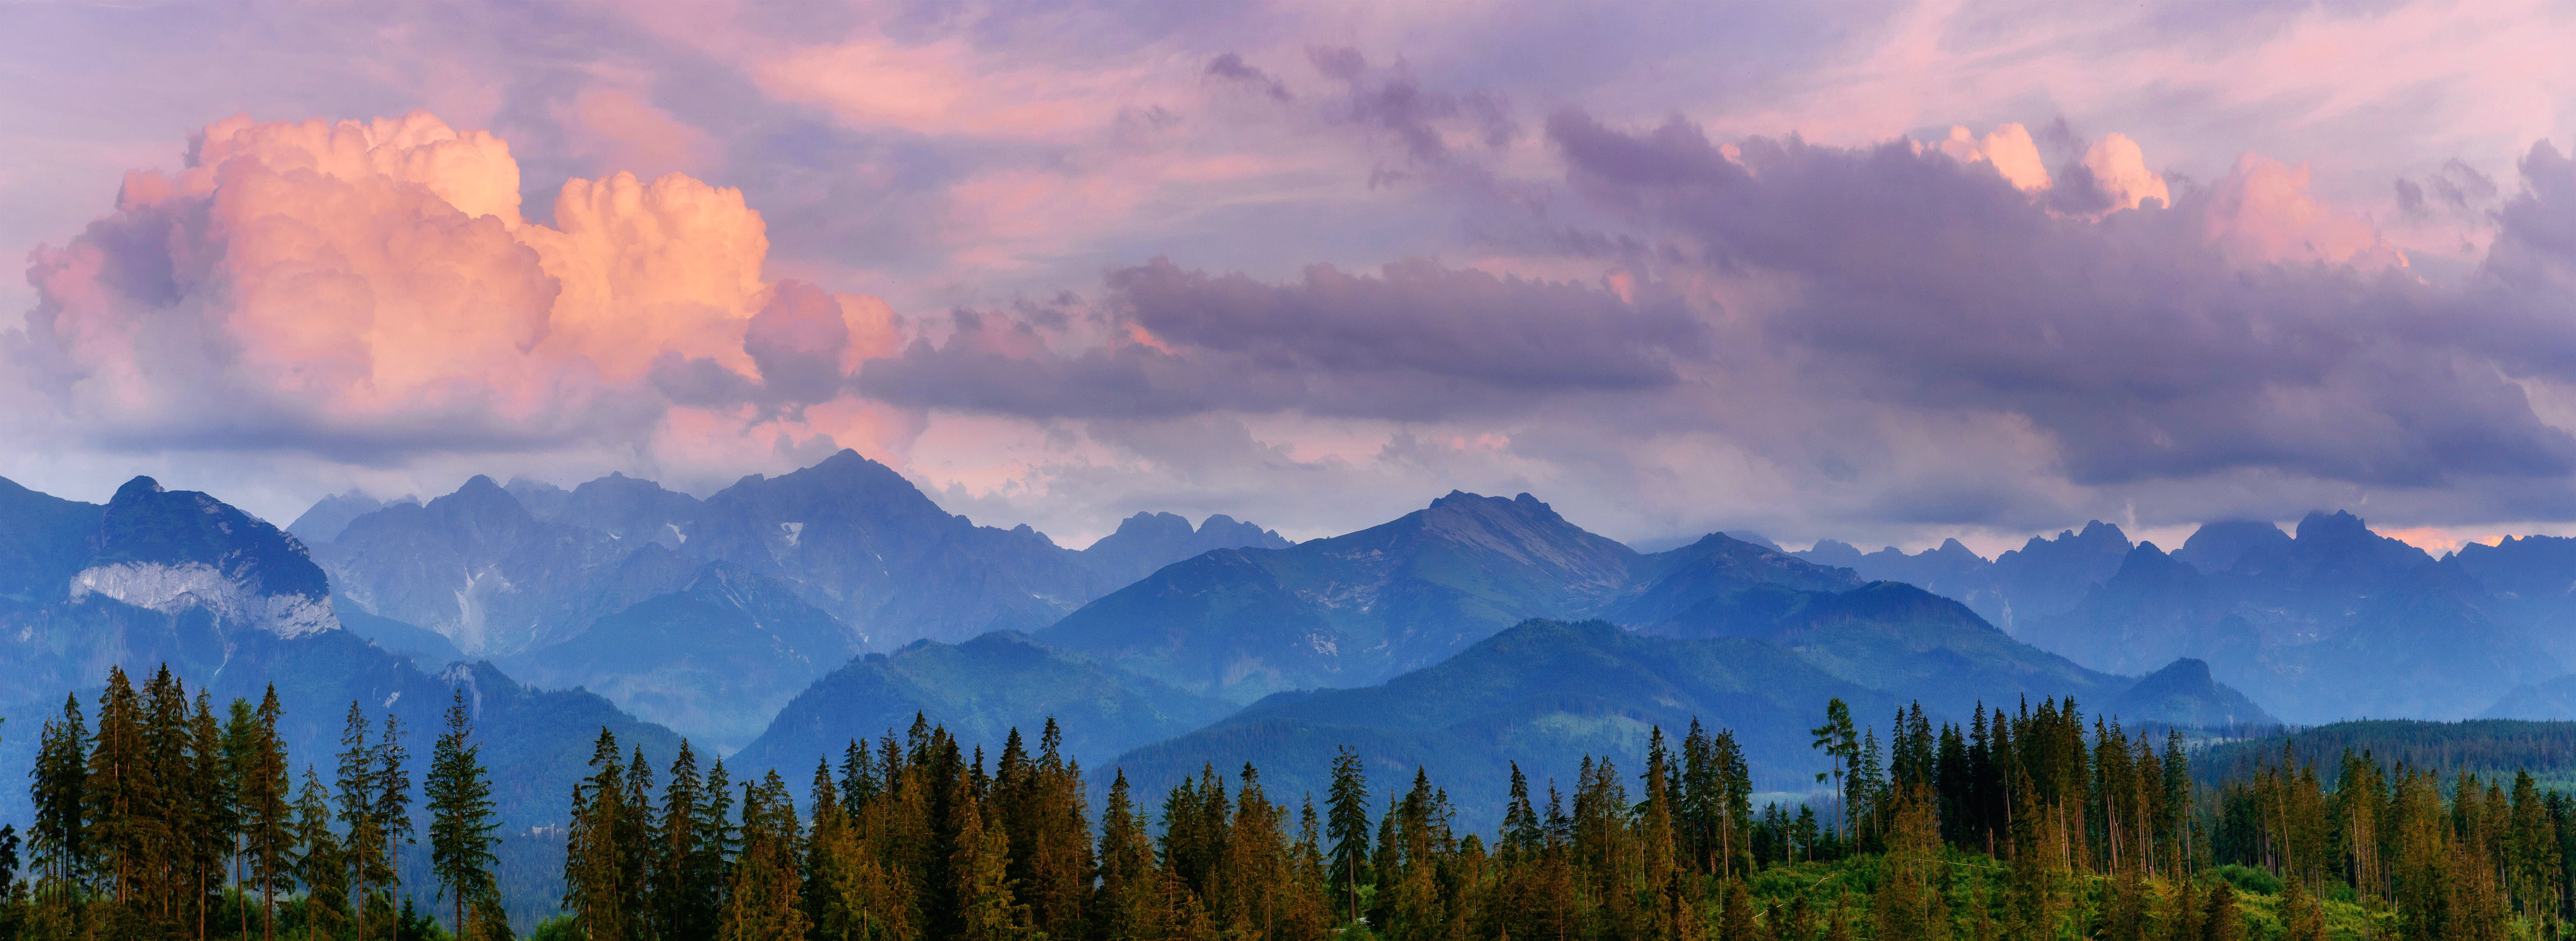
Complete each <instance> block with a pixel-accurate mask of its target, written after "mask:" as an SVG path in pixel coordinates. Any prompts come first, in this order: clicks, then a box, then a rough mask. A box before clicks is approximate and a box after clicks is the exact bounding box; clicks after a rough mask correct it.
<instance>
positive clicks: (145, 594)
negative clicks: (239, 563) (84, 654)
mask: <svg viewBox="0 0 2576 941" xmlns="http://www.w3.org/2000/svg"><path fill="white" fill-rule="evenodd" d="M92 593H96V594H100V595H105V596H107V597H109V598H113V599H116V600H118V601H121V602H124V603H126V604H130V605H133V606H135V607H138V608H144V609H148V610H152V611H159V612H161V613H163V614H177V613H179V612H181V611H185V610H188V609H190V608H203V609H205V610H206V611H208V612H210V613H212V614H214V615H215V616H216V617H218V618H221V619H223V620H224V621H227V622H231V623H235V624H246V625H249V626H251V627H256V628H258V629H260V630H264V631H267V632H269V633H271V634H275V635H277V636H279V637H303V636H305V635H308V634H318V633H321V632H323V631H327V630H334V629H336V628H338V627H339V626H340V618H339V616H338V615H335V614H333V613H331V605H330V603H329V601H328V600H327V599H323V598H315V597H312V596H309V595H301V594H275V595H263V594H259V593H257V592H254V591H252V590H250V589H249V588H248V587H246V586H244V585H243V584H242V583H241V582H239V581H237V580H234V579H231V578H227V577H225V575H224V573H223V572H222V571H221V570H218V569H216V568H215V567H214V566H211V565H207V564H205V563H203V562H180V563H176V564H172V563H165V562H118V563H113V564H109V565H94V566H91V567H89V568H86V569H82V570H81V572H80V574H78V575H74V576H72V584H71V596H72V600H74V601H78V600H80V599H82V598H85V597H87V596H89V595H90V594H92Z"/></svg>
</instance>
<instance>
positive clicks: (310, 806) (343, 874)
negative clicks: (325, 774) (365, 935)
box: [294, 765, 349, 941]
mask: <svg viewBox="0 0 2576 941" xmlns="http://www.w3.org/2000/svg"><path fill="white" fill-rule="evenodd" d="M294 839H295V846H296V854H295V873H294V874H295V879H296V881H298V882H301V883H303V884H304V926H305V927H304V936H305V938H306V939H307V941H311V939H313V938H314V937H316V936H317V935H316V933H317V932H319V931H329V932H330V933H331V935H332V936H333V937H337V936H338V935H339V928H338V925H339V921H340V916H341V915H342V913H344V912H346V911H347V905H348V898H347V896H348V876H349V869H348V861H347V860H345V859H342V858H341V856H342V855H343V854H342V853H341V847H340V839H339V836H338V834H335V833H333V832H332V831H331V794H330V791H329V790H328V789H327V788H325V787H323V785H322V774H321V773H320V772H318V771H315V770H313V766H312V765H305V766H304V790H303V792H302V793H301V794H300V795H298V796H297V797H296V799H295V837H294Z"/></svg>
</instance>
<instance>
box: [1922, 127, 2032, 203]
mask: <svg viewBox="0 0 2576 941" xmlns="http://www.w3.org/2000/svg"><path fill="white" fill-rule="evenodd" d="M1934 146H1935V147H1936V148H1938V149H1939V150H1940V151H1941V152H1942V153H1944V154H1948V155H1950V159H1952V160H1956V161H1959V162H1960V163H1976V162H1978V161H1980V160H1982V161H1985V162H1986V163H1987V164H1988V165H1991V166H1993V167H1994V168H1995V172H1996V173H2000V174H2003V178H2004V179H2006V180H2010V181H2012V185H2014V186H2015V187H2018V188H2020V189H2023V190H2044V189H2047V188H2048V164H2047V161H2045V160H2043V159H2041V157H2040V156H2039V143H2038V142H2037V141H2034V140H2032V139H2031V136H2030V129H2029V128H2026V127H2023V126H2021V125H2019V124H2001V125H1996V127H1995V129H1994V130H1993V131H1992V132H1990V133H1988V134H1987V135H1986V136H1985V138H1984V139H1983V140H1979V139H1978V138H1977V137H1976V136H1975V135H1974V134H1972V133H1970V132H1969V131H1968V128H1967V126H1966V125H1952V126H1951V128H1950V136H1948V137H1946V138H1943V139H1941V141H1940V142H1939V143H1937V144H1935V145H1934Z"/></svg>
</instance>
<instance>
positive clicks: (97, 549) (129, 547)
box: [70, 477, 340, 637]
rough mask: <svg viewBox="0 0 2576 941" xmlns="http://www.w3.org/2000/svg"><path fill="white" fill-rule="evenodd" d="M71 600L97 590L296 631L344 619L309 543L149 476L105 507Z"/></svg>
mask: <svg viewBox="0 0 2576 941" xmlns="http://www.w3.org/2000/svg"><path fill="white" fill-rule="evenodd" d="M91 548H92V552H91V555H90V558H89V560H88V562H87V563H86V564H85V565H84V566H83V567H82V568H81V570H80V571H79V572H78V573H77V574H75V575H73V576H72V579H71V587H70V593H71V597H72V598H73V599H74V600H78V599H81V598H85V597H88V596H90V595H93V594H95V595H99V596H102V597H106V598H112V599H115V600H116V601H119V602H123V603H125V604H129V605H132V606H134V607H137V608H145V609H149V610H153V611H159V612H162V613H164V614H175V613H178V612H181V611H186V610H191V609H196V610H203V611H206V612H208V613H209V614H212V615H214V616H215V617H217V618H218V619H219V620H221V621H223V622H225V623H229V624H236V625H242V626H248V627H253V628H257V629H259V630H265V631H268V632H270V633H274V634H277V635H279V636H283V637H298V636H302V635H305V634H311V633H315V632H319V631H325V630H332V629H335V628H337V627H339V625H340V622H339V618H338V617H337V616H336V615H334V614H333V613H332V611H331V606H330V595H331V586H330V580H329V579H327V578H325V577H324V576H323V574H322V569H321V567H320V566H318V565H315V564H314V563H313V560H312V558H311V557H310V556H309V555H307V553H306V551H305V548H304V544H303V543H302V542H300V541H298V540H297V539H296V538H295V537H294V536H292V535H289V534H287V533H286V532H285V531H284V530H280V529H278V528H277V527H275V526H272V525H269V523H268V522H267V521H265V520H262V519H260V518H258V517H256V516H252V515H250V514H248V513H244V512H242V511H241V510H239V509H236V508H234V507H233V506H232V505H230V504H227V503H225V502H223V501H221V500H217V499H215V498H214V497H212V496H208V495H206V494H204V493H200V492H197V491H194V490H179V491H172V490H168V489H165V488H163V487H162V486H161V484H160V483H159V482H158V481H155V480H153V479H152V478H150V477H136V478H134V479H133V480H130V481H127V482H126V483H125V485H124V486H122V487H119V488H117V491H116V496H115V497H114V498H113V499H111V500H109V501H108V504H107V508H106V511H105V512H104V513H102V514H101V516H100V519H99V523H98V530H97V533H96V535H95V536H94V537H93V538H92V542H91Z"/></svg>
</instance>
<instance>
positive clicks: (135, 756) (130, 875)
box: [83, 666, 157, 908]
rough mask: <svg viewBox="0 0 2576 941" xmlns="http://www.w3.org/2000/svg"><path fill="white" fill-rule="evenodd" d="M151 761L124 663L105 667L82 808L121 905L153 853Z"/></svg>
mask: <svg viewBox="0 0 2576 941" xmlns="http://www.w3.org/2000/svg"><path fill="white" fill-rule="evenodd" d="M154 791H155V786H154V782H153V781H152V779H151V766H150V764H149V762H148V761H147V755H146V753H145V745H144V741H143V706H142V701H141V699H140V697H138V696H136V695H135V692H134V686H133V684H132V683H131V682H129V681H127V679H126V677H125V670H124V669H123V668H122V667H117V666H110V667H108V668H107V690H106V691H105V692H102V693H100V694H99V699H98V732H97V733H96V735H95V736H94V737H93V738H92V739H91V741H90V750H89V782H88V787H87V789H86V791H85V792H84V795H83V796H84V797H86V798H87V804H86V806H85V807H84V808H83V810H84V811H85V812H86V814H87V816H88V819H89V831H90V834H91V837H90V838H91V840H92V841H94V843H95V844H96V845H97V847H98V856H99V868H100V870H101V872H100V873H99V876H100V877H102V878H104V879H105V880H106V881H107V892H106V894H107V895H108V897H109V898H110V899H111V900H113V901H114V902H115V903H116V904H117V906H119V907H120V908H122V907H123V906H124V905H125V904H126V902H127V901H128V899H129V897H130V896H131V895H132V894H133V890H134V888H135V882H136V878H135V877H136V876H137V875H138V872H137V870H138V869H140V868H141V867H142V866H144V865H145V864H146V860H147V859H148V858H149V849H150V847H149V844H148V840H147V836H146V834H145V832H144V831H145V829H146V828H147V827H149V826H151V823H152V820H151V814H150V812H149V808H150V805H151V804H152V803H153V802H154V801H155V799H156V796H157V795H156V794H155V793H154Z"/></svg>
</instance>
